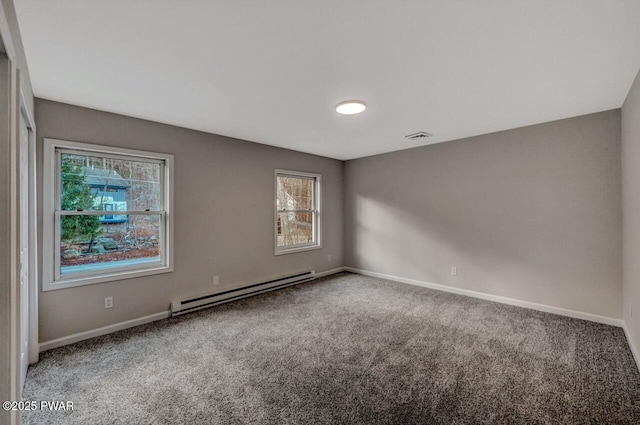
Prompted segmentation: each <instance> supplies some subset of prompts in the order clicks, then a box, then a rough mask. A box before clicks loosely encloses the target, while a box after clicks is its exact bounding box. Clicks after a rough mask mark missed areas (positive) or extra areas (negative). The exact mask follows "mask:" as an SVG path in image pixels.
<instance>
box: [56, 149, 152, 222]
mask: <svg viewBox="0 0 640 425" xmlns="http://www.w3.org/2000/svg"><path fill="white" fill-rule="evenodd" d="M60 162H61V164H60V168H61V170H60V171H61V183H60V204H61V209H62V210H63V211H75V210H79V209H80V210H85V211H88V210H93V211H103V210H108V211H124V210H136V211H144V210H146V209H149V210H152V211H158V210H161V209H162V200H161V196H160V193H161V192H160V174H161V167H160V165H161V164H159V163H152V162H143V161H133V160H130V159H114V158H105V157H99V156H92V155H83V154H76V153H72V154H71V153H62V154H61V158H60ZM113 216H114V217H116V218H113V219H108V218H107V217H108V215H106V216H103V218H102V220H103V221H104V220H114V222H124V221H125V220H123V218H122V216H120V217H119V218H118V215H117V214H116V215H113Z"/></svg>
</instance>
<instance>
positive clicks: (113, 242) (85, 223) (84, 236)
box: [60, 214, 161, 276]
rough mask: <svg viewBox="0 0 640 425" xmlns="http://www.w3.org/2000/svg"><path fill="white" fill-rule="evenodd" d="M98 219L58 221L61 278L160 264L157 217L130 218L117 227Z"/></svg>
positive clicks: (63, 217) (136, 216)
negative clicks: (119, 268)
mask: <svg viewBox="0 0 640 425" xmlns="http://www.w3.org/2000/svg"><path fill="white" fill-rule="evenodd" d="M101 217H103V216H98V215H79V216H62V217H60V220H61V223H60V225H61V235H60V274H61V275H62V276H67V275H69V274H71V273H90V272H93V271H96V270H105V269H110V268H114V267H126V266H133V265H143V264H145V263H151V262H158V261H160V226H161V216H160V215H133V214H131V215H129V216H125V217H126V219H125V220H124V221H121V222H117V223H111V222H103V221H102V220H101Z"/></svg>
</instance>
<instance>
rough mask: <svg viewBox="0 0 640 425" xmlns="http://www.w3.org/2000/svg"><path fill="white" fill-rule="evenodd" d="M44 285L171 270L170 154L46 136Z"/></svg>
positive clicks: (57, 286) (84, 282) (45, 287)
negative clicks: (47, 137) (68, 140)
mask: <svg viewBox="0 0 640 425" xmlns="http://www.w3.org/2000/svg"><path fill="white" fill-rule="evenodd" d="M44 161H45V166H44V182H45V186H44V205H43V220H44V226H43V227H44V233H43V244H44V257H43V267H44V270H43V290H45V291H47V290H53V289H62V288H68V287H74V286H81V285H87V284H93V283H101V282H106V281H111V280H118V279H126V278H133V277H139V276H146V275H150V274H157V273H166V272H170V271H172V270H173V266H172V262H171V253H172V249H171V247H172V245H171V243H172V239H173V238H172V229H173V226H172V217H171V212H172V187H173V186H172V179H173V169H172V168H173V156H172V155H167V154H160V153H152V152H142V151H135V150H130V149H121V148H110V147H105V146H98V145H90V144H85V143H77V142H67V141H62V140H53V139H45V145H44Z"/></svg>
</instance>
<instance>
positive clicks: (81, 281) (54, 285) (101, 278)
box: [42, 266, 173, 292]
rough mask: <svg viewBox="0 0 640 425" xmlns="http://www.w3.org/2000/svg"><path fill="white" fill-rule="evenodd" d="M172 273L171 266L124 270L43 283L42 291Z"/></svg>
mask: <svg viewBox="0 0 640 425" xmlns="http://www.w3.org/2000/svg"><path fill="white" fill-rule="evenodd" d="M171 272H173V266H158V267H153V268H148V269H143V270H125V271H114V272H112V273H105V274H101V275H98V276H82V277H77V278H69V279H62V280H59V281H56V282H50V283H47V282H43V284H42V291H43V292H47V291H55V290H58V289H66V288H75V287H78V286H86V285H93V284H96V283H105V282H113V281H116V280H124V279H134V278H138V277H144V276H153V275H156V274H162V273H171Z"/></svg>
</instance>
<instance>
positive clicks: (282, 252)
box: [275, 244, 322, 255]
mask: <svg viewBox="0 0 640 425" xmlns="http://www.w3.org/2000/svg"><path fill="white" fill-rule="evenodd" d="M320 248H322V245H320V244H317V245H307V246H297V247H292V248H280V249H276V252H275V255H285V254H294V253H296V252H304V251H313V250H314V249H320Z"/></svg>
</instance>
